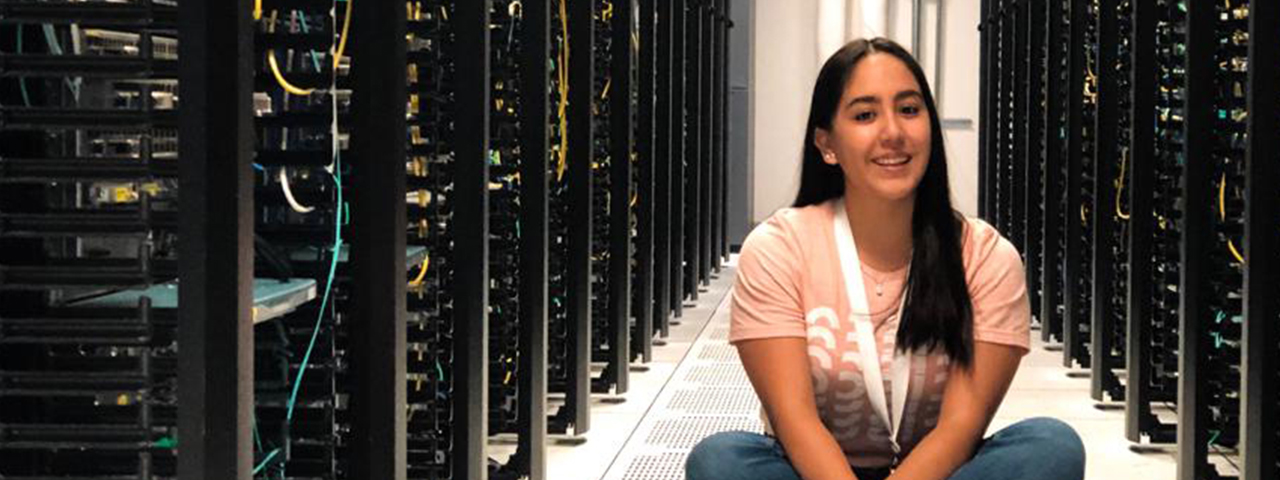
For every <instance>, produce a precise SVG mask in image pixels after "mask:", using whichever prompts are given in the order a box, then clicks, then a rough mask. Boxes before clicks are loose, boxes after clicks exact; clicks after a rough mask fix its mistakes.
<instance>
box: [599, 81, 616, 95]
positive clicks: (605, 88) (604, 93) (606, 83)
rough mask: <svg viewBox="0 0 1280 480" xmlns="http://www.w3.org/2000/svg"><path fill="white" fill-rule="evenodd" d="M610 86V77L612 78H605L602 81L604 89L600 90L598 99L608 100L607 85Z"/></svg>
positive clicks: (611, 84) (611, 83)
mask: <svg viewBox="0 0 1280 480" xmlns="http://www.w3.org/2000/svg"><path fill="white" fill-rule="evenodd" d="M612 86H613V79H612V78H610V79H608V80H605V81H604V90H603V91H601V92H600V99H601V100H608V99H609V87H612Z"/></svg>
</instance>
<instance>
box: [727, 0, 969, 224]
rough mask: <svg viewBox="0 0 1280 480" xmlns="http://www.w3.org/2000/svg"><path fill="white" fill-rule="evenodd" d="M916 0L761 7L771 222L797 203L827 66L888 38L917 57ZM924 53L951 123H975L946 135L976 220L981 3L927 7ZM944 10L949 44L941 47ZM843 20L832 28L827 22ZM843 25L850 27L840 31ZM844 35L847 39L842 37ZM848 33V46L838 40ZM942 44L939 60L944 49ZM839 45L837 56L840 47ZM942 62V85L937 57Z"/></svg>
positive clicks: (758, 158) (761, 198)
mask: <svg viewBox="0 0 1280 480" xmlns="http://www.w3.org/2000/svg"><path fill="white" fill-rule="evenodd" d="M912 3H913V2H912V0H757V1H756V2H754V6H755V9H756V11H755V15H754V20H753V21H754V22H755V25H754V28H755V35H754V38H753V40H752V57H753V59H752V62H753V64H752V67H751V69H752V82H751V83H752V88H753V91H752V93H751V95H752V102H753V105H752V110H753V113H752V118H751V137H752V140H751V141H752V147H751V148H752V149H753V159H754V165H753V169H752V170H753V173H752V175H753V177H754V178H753V179H752V182H753V186H754V190H755V191H754V198H753V210H752V220H753V221H754V222H760V221H763V220H764V219H765V218H768V216H769V215H770V214H772V213H773V212H774V211H775V210H776V209H778V208H781V207H784V206H786V205H787V204H789V203H790V201H791V200H792V198H793V197H794V195H795V191H796V188H797V186H798V184H797V181H798V178H799V171H800V152H801V150H800V148H801V144H802V143H803V141H804V133H805V132H804V126H805V120H806V119H807V118H808V114H809V105H808V102H809V98H810V95H811V94H812V93H813V82H814V79H815V78H816V77H817V74H818V69H819V68H820V67H821V66H822V62H823V61H825V60H826V57H827V56H828V55H830V54H831V53H832V52H834V51H835V49H837V48H839V46H840V45H841V44H843V42H844V41H848V40H852V39H854V38H858V37H861V36H865V35H883V36H888V37H889V38H892V39H894V40H895V41H897V42H899V43H901V44H903V45H904V46H907V47H908V48H910V46H911V45H910V44H911V40H912V39H911V24H912V22H911V14H912ZM923 3H924V5H923V8H922V10H923V13H924V14H925V17H924V18H923V21H922V22H921V28H922V30H924V33H923V36H922V41H921V43H922V45H920V46H919V47H920V52H921V53H922V54H923V55H922V57H923V58H922V60H923V62H922V63H924V65H925V69H926V73H927V74H928V76H929V77H930V81H931V82H932V84H931V86H932V88H933V91H934V95H935V96H938V98H939V99H940V100H941V102H940V103H939V105H938V108H939V111H940V112H941V114H942V118H943V119H961V120H964V119H967V120H971V121H972V124H971V126H970V127H967V128H948V127H946V126H944V136H945V138H946V144H947V159H948V167H949V170H950V174H951V189H952V198H953V201H954V203H955V207H956V209H958V210H960V211H961V212H964V213H965V214H966V215H970V216H976V215H977V211H978V209H977V205H978V132H977V123H978V64H979V57H978V55H979V36H978V20H979V16H980V3H979V0H923ZM939 8H941V9H942V15H943V16H944V19H945V23H944V24H943V25H942V28H941V32H937V33H938V34H940V35H941V36H942V42H935V41H934V39H935V37H934V34H935V30H937V28H936V22H935V20H934V19H935V18H936V16H935V15H936V14H937V11H938V9H939ZM828 15H830V16H835V15H839V16H841V17H843V18H837V19H832V18H828V17H827V16H828ZM841 23H843V28H841ZM841 30H843V32H841ZM841 34H843V39H842V40H835V39H834V38H832V37H835V36H839V35H841ZM939 43H940V44H941V50H940V51H936V52H935V51H934V50H936V48H935V45H939ZM833 45H834V47H833ZM938 56H941V58H942V65H941V68H940V71H939V72H937V73H938V75H937V76H939V77H941V83H940V84H939V83H938V80H937V79H935V78H933V77H934V76H935V72H934V68H933V65H934V62H935V60H934V59H935V58H938Z"/></svg>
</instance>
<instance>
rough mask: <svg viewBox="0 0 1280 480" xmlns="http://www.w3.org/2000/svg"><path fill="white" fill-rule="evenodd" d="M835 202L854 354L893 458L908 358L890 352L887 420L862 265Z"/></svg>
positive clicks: (845, 217) (908, 370) (896, 351)
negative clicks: (885, 430) (890, 399)
mask: <svg viewBox="0 0 1280 480" xmlns="http://www.w3.org/2000/svg"><path fill="white" fill-rule="evenodd" d="M836 202H837V206H836V218H835V237H836V250H837V252H838V253H839V255H840V266H841V269H842V270H843V273H844V285H845V294H846V295H847V296H848V297H849V306H850V308H851V310H852V314H853V318H854V328H855V329H856V331H857V335H858V350H859V353H860V354H861V355H862V365H861V366H862V378H863V380H864V382H865V383H866V384H867V395H868V396H869V397H870V400H871V408H872V409H874V410H875V411H876V415H878V416H879V417H880V419H881V420H883V421H884V424H885V426H886V427H887V428H888V429H889V442H890V443H891V444H892V445H893V452H894V454H900V453H901V452H902V447H901V446H899V445H898V429H899V427H900V426H901V425H902V414H903V412H904V411H905V410H906V406H907V387H908V382H909V381H910V378H911V363H910V358H908V357H907V355H904V354H903V353H902V352H901V350H899V349H896V348H895V349H894V355H893V366H892V371H891V372H890V373H891V375H892V377H891V378H892V379H893V380H892V388H893V416H892V417H891V416H890V415H889V408H888V405H887V404H886V402H885V398H884V397H885V396H884V378H883V377H882V376H881V374H880V353H879V352H880V350H879V348H877V347H876V338H875V327H874V326H872V325H871V307H870V303H869V302H868V301H867V290H866V287H865V286H864V285H863V282H862V264H861V261H859V260H858V247H857V244H855V243H854V240H853V230H852V229H851V228H850V227H849V217H848V215H847V214H846V212H845V208H844V199H843V198H840V199H837V200H836ZM906 301H907V293H906V292H903V293H902V299H901V300H900V301H899V303H898V318H899V319H901V318H902V313H903V308H905V306H906ZM895 333H896V332H895Z"/></svg>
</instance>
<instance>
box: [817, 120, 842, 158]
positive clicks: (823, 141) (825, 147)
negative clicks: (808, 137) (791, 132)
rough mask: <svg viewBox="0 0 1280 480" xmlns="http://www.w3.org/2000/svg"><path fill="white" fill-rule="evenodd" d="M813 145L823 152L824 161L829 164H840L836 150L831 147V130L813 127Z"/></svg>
mask: <svg viewBox="0 0 1280 480" xmlns="http://www.w3.org/2000/svg"><path fill="white" fill-rule="evenodd" d="M813 146H814V147H817V148H818V152H819V153H821V154H822V161H823V163H826V164H827V165H839V164H840V162H839V161H838V160H836V154H835V151H834V150H832V149H831V132H828V131H827V130H826V129H823V128H815V129H813Z"/></svg>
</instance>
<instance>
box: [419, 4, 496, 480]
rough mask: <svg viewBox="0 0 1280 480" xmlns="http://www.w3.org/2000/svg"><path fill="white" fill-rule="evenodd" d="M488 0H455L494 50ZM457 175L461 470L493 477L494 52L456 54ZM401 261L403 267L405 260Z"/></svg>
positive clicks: (460, 19)
mask: <svg viewBox="0 0 1280 480" xmlns="http://www.w3.org/2000/svg"><path fill="white" fill-rule="evenodd" d="M489 5H490V2H489V0H473V1H466V2H458V3H457V4H456V5H455V6H454V18H453V21H454V22H456V23H455V25H456V27H455V30H454V32H455V35H456V42H457V43H458V44H459V45H471V46H472V47H471V48H475V49H476V51H480V52H488V51H489ZM455 59H456V62H457V63H456V66H455V69H456V75H457V80H458V81H457V83H456V88H457V90H456V91H457V93H456V99H457V100H456V101H457V106H458V108H457V109H456V110H455V113H456V114H457V118H456V120H455V124H454V131H455V132H457V133H456V135H457V138H456V149H457V153H456V155H457V158H458V161H457V167H456V171H455V177H454V190H453V191H454V194H453V195H454V197H455V199H456V200H457V202H456V203H454V205H455V206H454V208H455V210H454V223H453V225H452V227H453V228H455V229H457V230H456V231H457V238H459V239H465V241H461V242H458V243H456V244H455V245H454V255H455V258H452V259H450V260H452V261H453V262H454V269H453V271H454V280H453V285H452V288H453V292H454V294H453V302H454V303H453V312H454V318H453V322H454V338H453V341H454V362H455V363H454V367H455V368H456V369H457V371H456V372H454V376H453V378H454V387H453V392H454V395H453V401H454V412H456V413H455V416H454V417H453V421H454V424H453V433H454V440H453V452H454V458H453V465H454V477H455V478H466V479H478V480H484V479H485V478H487V477H488V468H489V465H488V456H487V455H486V454H485V442H486V438H487V437H488V432H489V385H488V382H489V314H488V305H489V162H488V161H487V159H488V158H489V111H490V108H489V88H490V84H489V55H487V54H485V55H457V56H455ZM398 268H401V269H403V268H404V264H403V263H402V264H401V265H400V266H399V267H398Z"/></svg>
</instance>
